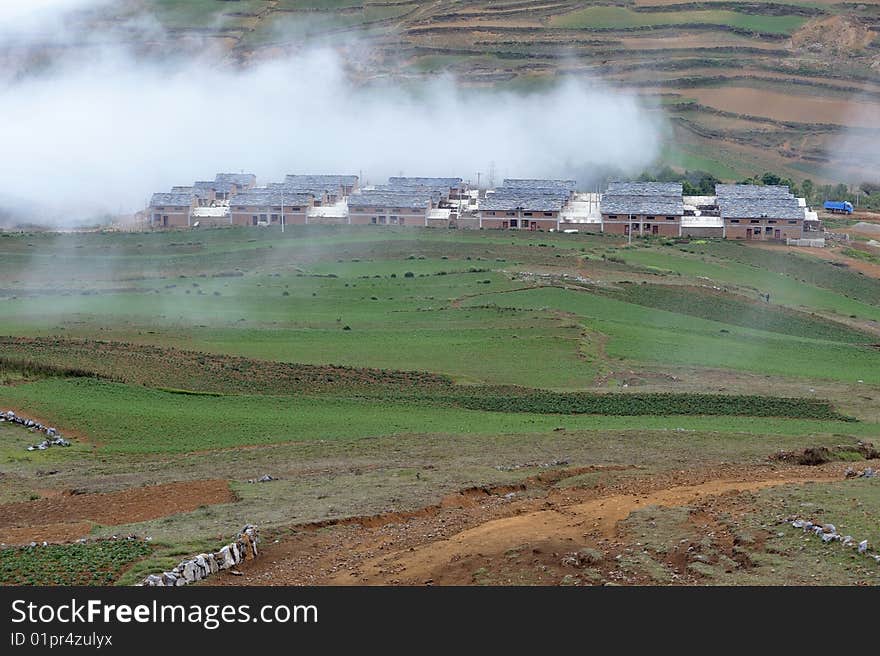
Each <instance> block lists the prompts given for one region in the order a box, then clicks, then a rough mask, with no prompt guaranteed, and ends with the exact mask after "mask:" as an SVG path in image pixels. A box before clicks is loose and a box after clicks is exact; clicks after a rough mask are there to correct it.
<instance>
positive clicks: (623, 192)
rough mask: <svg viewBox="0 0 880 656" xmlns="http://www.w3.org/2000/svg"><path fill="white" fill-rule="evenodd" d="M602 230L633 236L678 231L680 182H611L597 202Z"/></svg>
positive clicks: (669, 234) (681, 208) (681, 206)
mask: <svg viewBox="0 0 880 656" xmlns="http://www.w3.org/2000/svg"><path fill="white" fill-rule="evenodd" d="M599 211H600V212H601V214H602V232H606V233H609V234H616V235H632V236H633V237H647V236H665V237H678V236H680V235H681V219H682V216H684V204H683V203H682V186H681V184H680V183H673V182H612V183H611V184H609V185H608V190H607V191H606V192H605V193H604V194H603V195H602V199H601V201H600V203H599Z"/></svg>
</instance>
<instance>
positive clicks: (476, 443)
mask: <svg viewBox="0 0 880 656" xmlns="http://www.w3.org/2000/svg"><path fill="white" fill-rule="evenodd" d="M59 271H63V272H64V275H63V276H61V277H59V275H58V272H59ZM575 276H580V281H575ZM584 279H588V280H589V281H590V282H584ZM874 282H875V281H872V280H871V279H868V278H865V277H863V276H859V275H858V274H856V273H854V272H852V271H849V270H845V269H837V268H833V267H830V266H829V265H828V264H827V263H825V262H823V261H821V260H818V259H815V258H810V257H809V256H807V255H798V256H789V255H785V254H781V253H774V252H769V251H759V250H757V249H752V248H749V247H747V246H740V245H736V244H724V243H713V242H703V243H691V244H688V245H672V244H668V243H665V242H663V241H650V242H644V243H638V244H636V245H633V246H631V247H626V245H625V244H622V243H620V242H619V241H618V240H617V239H616V238H612V237H603V236H600V235H586V234H578V235H563V234H550V233H529V234H525V233H503V232H464V231H439V230H423V229H389V230H386V231H380V230H371V229H368V228H367V229H359V228H345V227H342V228H337V227H326V228H321V227H318V226H308V227H297V228H292V229H290V230H288V231H287V232H286V233H285V235H284V236H283V237H282V236H281V235H280V234H278V233H277V232H273V231H269V230H265V231H264V230H247V229H215V230H204V231H193V232H190V233H182V232H180V233H152V234H146V233H145V234H113V233H108V234H100V233H94V234H67V235H60V234H39V233H31V234H17V235H13V234H8V233H6V234H2V235H0V408H13V409H15V410H16V411H17V412H21V413H24V414H28V413H30V414H31V415H33V416H34V417H38V418H39V419H40V420H43V421H46V422H50V423H52V424H53V425H57V426H58V427H59V428H60V429H61V430H62V432H63V433H65V434H67V435H69V436H71V437H72V438H73V443H74V444H73V446H72V447H70V448H67V449H62V448H51V449H49V450H47V451H43V452H39V451H34V452H28V451H26V450H25V447H26V446H27V445H29V444H33V443H34V442H35V441H38V440H37V437H38V436H36V435H34V434H32V433H29V432H27V431H25V430H23V429H21V428H19V427H14V426H10V425H8V424H3V425H0V438H2V445H0V474H2V475H3V477H4V487H3V491H2V494H0V504H2V503H11V502H24V503H27V502H28V501H29V500H31V499H37V498H40V497H42V496H44V495H45V494H47V490H69V489H77V490H80V491H82V492H85V493H89V492H101V491H117V490H124V489H126V488H128V487H137V486H141V485H145V484H154V483H159V482H173V481H187V480H199V479H205V478H217V477H221V478H225V479H228V480H230V485H231V487H232V489H234V490H235V493H236V495H237V496H238V498H239V500H238V501H236V502H234V503H225V504H221V505H216V506H210V505H209V506H206V507H204V508H200V509H198V510H196V511H190V512H186V513H181V514H177V515H170V516H168V517H163V518H160V519H156V520H151V521H148V522H140V523H134V524H124V525H117V526H95V527H94V528H93V530H92V536H96V537H100V536H109V535H113V534H127V533H128V532H130V533H134V534H137V535H151V536H154V537H155V538H156V539H157V540H159V541H160V542H161V546H159V543H154V544H156V545H157V550H156V551H155V552H153V553H152V554H150V555H147V556H146V559H144V560H137V558H139V557H140V556H138V557H136V558H134V561H136V562H135V564H134V565H133V566H132V567H131V569H128V570H125V571H127V573H125V574H121V573H120V572H122V571H123V569H124V568H123V569H114V570H112V571H111V570H110V569H106V570H105V569H101V570H100V571H101V572H103V573H102V574H101V577H103V578H104V579H106V578H107V577H108V576H109V577H110V578H111V579H112V580H114V581H122V582H134V581H135V580H136V578H137V577H138V576H142V575H143V574H144V573H146V572H149V571H152V570H153V569H155V568H157V567H166V566H168V565H170V564H172V563H173V561H174V558H176V557H177V556H178V555H183V554H185V553H189V552H190V551H192V550H194V549H197V550H202V549H205V548H210V547H211V546H212V545H215V544H219V542H218V540H220V539H221V538H222V537H223V536H228V535H229V534H230V532H231V531H232V530H237V528H235V526H237V525H239V524H242V523H247V522H259V523H261V524H262V525H263V526H265V527H267V528H268V529H273V530H274V529H281V528H283V527H284V526H287V525H289V524H290V523H292V522H304V521H315V520H323V519H326V518H328V517H331V518H339V517H345V516H348V515H352V514H369V513H376V512H382V511H384V510H387V509H388V508H412V507H418V506H419V505H425V504H431V503H435V502H436V501H437V498H438V495H440V494H444V493H448V492H453V491H455V490H458V489H461V488H463V487H468V486H472V485H485V484H489V483H492V484H495V483H498V484H506V483H515V482H516V481H518V480H521V478H522V477H523V476H527V475H529V474H530V473H534V472H535V471H536V470H535V468H534V467H533V466H524V467H523V468H522V469H519V468H514V469H511V470H508V469H504V468H500V467H502V466H508V465H511V464H516V463H530V462H531V463H534V462H546V461H554V460H558V459H564V460H566V461H570V462H572V464H574V465H577V464H590V463H597V462H598V463H607V464H621V463H625V464H630V465H633V466H636V467H638V468H640V471H643V473H645V474H652V475H653V474H654V473H656V474H662V473H663V472H666V471H669V470H670V469H673V470H680V469H682V468H685V467H691V466H700V467H711V466H714V465H717V464H718V463H719V462H725V463H753V464H754V463H762V462H765V461H766V458H767V457H768V456H770V455H771V454H773V453H775V452H776V451H778V450H780V449H784V450H791V449H798V448H801V447H804V446H809V445H824V446H828V447H835V446H838V445H855V444H856V442H857V441H859V440H868V441H870V440H873V439H875V438H876V436H877V435H878V433H880V401H878V400H877V399H880V378H878V373H877V372H878V371H880V351H878V350H877V349H876V348H875V347H872V346H870V344H873V343H876V341H877V337H876V335H877V332H876V329H875V328H874V326H873V324H872V321H875V320H877V319H880V299H878V295H877V293H876V289H875V287H874V286H873V285H874ZM766 292H770V294H771V303H770V304H767V303H765V302H763V301H760V300H759V299H758V294H759V293H766ZM859 381H861V382H859ZM597 393H602V394H606V395H609V396H602V397H598V396H596V394H597ZM657 394H660V396H656V395H657ZM717 395H722V396H721V397H720V398H719V397H718V396H717ZM803 399H808V400H806V401H804V400H803ZM588 413H596V414H588ZM851 419H854V420H851ZM267 472H270V473H272V474H273V476H276V477H280V478H281V480H279V481H275V482H273V483H272V484H270V485H267V486H261V485H254V484H250V483H247V480H249V479H255V478H258V477H259V476H261V475H262V474H264V473H267ZM417 473H418V474H419V476H417V475H416V474H417ZM611 476H612V475H611V474H605V473H594V474H590V475H589V476H587V477H586V478H584V479H583V481H581V483H577V482H576V481H575V482H572V483H571V485H578V484H584V485H586V484H589V485H594V484H598V483H602V482H609V483H610V482H611V481H612V480H615V479H613V477H611ZM576 480H580V479H576ZM231 525H232V528H231ZM16 553H17V554H18V555H16V556H15V558H16V559H17V560H15V561H14V562H16V563H18V564H15V565H13V566H11V567H12V569H14V570H16V571H18V570H21V571H22V572H25V571H26V570H27V571H30V570H28V568H29V567H31V565H29V564H28V562H30V560H29V559H31V558H32V556H30V555H27V554H24V553H23V552H22V553H18V552H16ZM48 555H49V554H48V553H47V554H46V556H48ZM41 557H42V556H41ZM22 558H23V559H24V560H21V559H22ZM102 567H103V566H102ZM107 567H108V568H109V565H108V566H107ZM52 571H53V572H54V570H52ZM53 576H55V574H53ZM57 576H58V577H60V578H59V580H60V581H62V582H63V581H66V580H67V579H66V578H64V576H66V575H64V574H63V573H60V574H58V575H57ZM101 577H99V578H101ZM8 580H10V581H12V582H14V581H16V580H18V579H8ZM41 580H42V579H41ZM53 580H54V579H53ZM53 580H50V581H48V582H52V581H53ZM78 580H79V579H78ZM102 580H103V579H102ZM85 582H88V581H85Z"/></svg>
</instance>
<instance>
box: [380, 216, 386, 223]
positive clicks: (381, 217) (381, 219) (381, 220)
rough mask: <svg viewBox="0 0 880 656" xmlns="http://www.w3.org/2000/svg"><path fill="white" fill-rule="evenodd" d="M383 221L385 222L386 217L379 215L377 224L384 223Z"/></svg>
mask: <svg viewBox="0 0 880 656" xmlns="http://www.w3.org/2000/svg"><path fill="white" fill-rule="evenodd" d="M385 223H386V217H384V216H380V217H379V225H385Z"/></svg>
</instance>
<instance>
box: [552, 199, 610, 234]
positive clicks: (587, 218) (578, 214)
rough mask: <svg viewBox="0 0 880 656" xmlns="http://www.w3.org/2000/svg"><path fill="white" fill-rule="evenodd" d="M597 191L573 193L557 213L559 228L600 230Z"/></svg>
mask: <svg viewBox="0 0 880 656" xmlns="http://www.w3.org/2000/svg"><path fill="white" fill-rule="evenodd" d="M599 198H600V196H599V194H598V193H591V192H586V193H575V194H573V195H572V198H571V200H569V201H568V203H566V204H565V206H564V207H563V208H562V212H560V214H559V230H562V231H563V232H564V231H568V232H595V233H599V232H602V214H601V213H600V211H599Z"/></svg>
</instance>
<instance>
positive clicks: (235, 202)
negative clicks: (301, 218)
mask: <svg viewBox="0 0 880 656" xmlns="http://www.w3.org/2000/svg"><path fill="white" fill-rule="evenodd" d="M311 200H312V196H311V194H296V193H287V192H282V190H281V189H266V188H265V187H264V188H259V189H251V190H250V191H245V192H243V193H240V194H238V195H236V196H235V197H234V198H233V199H232V200H230V201H229V205H230V206H232V207H280V206H281V204H282V203H283V204H284V207H290V206H293V205H297V206H300V205H308V204H309V202H310V201H311Z"/></svg>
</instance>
